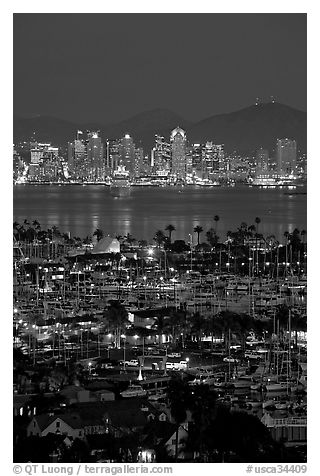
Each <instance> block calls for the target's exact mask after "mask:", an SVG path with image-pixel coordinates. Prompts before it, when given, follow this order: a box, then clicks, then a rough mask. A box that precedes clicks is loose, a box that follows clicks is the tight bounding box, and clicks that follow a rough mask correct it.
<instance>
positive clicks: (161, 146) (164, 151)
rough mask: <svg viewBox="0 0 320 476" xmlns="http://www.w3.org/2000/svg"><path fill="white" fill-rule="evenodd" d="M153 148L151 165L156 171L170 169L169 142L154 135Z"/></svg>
mask: <svg viewBox="0 0 320 476" xmlns="http://www.w3.org/2000/svg"><path fill="white" fill-rule="evenodd" d="M155 139H156V140H155V147H154V149H153V164H152V165H153V167H154V170H155V171H156V172H158V171H170V169H171V144H170V143H169V142H166V141H165V139H164V137H162V136H159V135H156V137H155Z"/></svg>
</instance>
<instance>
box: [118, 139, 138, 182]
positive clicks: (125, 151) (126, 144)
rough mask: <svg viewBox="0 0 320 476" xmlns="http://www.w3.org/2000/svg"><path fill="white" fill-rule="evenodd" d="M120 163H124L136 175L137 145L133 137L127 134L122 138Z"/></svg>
mask: <svg viewBox="0 0 320 476" xmlns="http://www.w3.org/2000/svg"><path fill="white" fill-rule="evenodd" d="M120 143H121V147H120V165H123V166H124V167H125V168H126V170H128V171H129V172H130V175H131V176H133V175H134V160H135V145H134V142H133V139H132V137H131V136H130V135H129V134H125V136H124V137H122V139H121V140H120Z"/></svg>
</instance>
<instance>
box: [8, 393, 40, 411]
mask: <svg viewBox="0 0 320 476" xmlns="http://www.w3.org/2000/svg"><path fill="white" fill-rule="evenodd" d="M33 396H34V395H31V394H29V395H13V416H32V415H35V413H36V407H35V405H33V404H32V397H33Z"/></svg>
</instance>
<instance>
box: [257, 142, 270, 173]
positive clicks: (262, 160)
mask: <svg viewBox="0 0 320 476" xmlns="http://www.w3.org/2000/svg"><path fill="white" fill-rule="evenodd" d="M268 173H269V152H268V150H267V149H263V148H262V147H261V148H260V149H258V150H257V153H256V173H255V175H256V177H258V176H261V175H268Z"/></svg>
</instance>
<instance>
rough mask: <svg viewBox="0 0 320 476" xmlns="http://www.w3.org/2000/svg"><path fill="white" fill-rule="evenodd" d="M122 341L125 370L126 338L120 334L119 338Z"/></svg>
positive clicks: (124, 367)
mask: <svg viewBox="0 0 320 476" xmlns="http://www.w3.org/2000/svg"><path fill="white" fill-rule="evenodd" d="M120 337H121V338H122V339H123V370H124V371H125V370H126V336H125V335H124V334H121V336H120Z"/></svg>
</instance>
